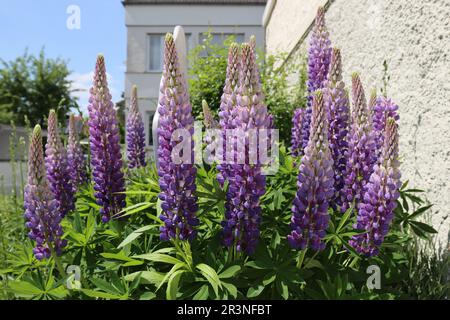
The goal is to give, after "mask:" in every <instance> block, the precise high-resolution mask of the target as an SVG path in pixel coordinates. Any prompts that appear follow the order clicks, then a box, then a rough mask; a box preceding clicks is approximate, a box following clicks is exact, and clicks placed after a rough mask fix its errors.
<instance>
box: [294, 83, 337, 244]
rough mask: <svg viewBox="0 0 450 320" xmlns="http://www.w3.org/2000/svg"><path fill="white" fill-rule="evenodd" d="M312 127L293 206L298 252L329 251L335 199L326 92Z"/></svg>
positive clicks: (318, 94)
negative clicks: (328, 233) (331, 207)
mask: <svg viewBox="0 0 450 320" xmlns="http://www.w3.org/2000/svg"><path fill="white" fill-rule="evenodd" d="M311 124H312V126H311V133H310V139H309V143H308V146H307V147H306V149H305V155H304V156H303V157H302V159H301V163H300V168H299V174H298V182H297V187H298V189H297V194H296V196H295V199H294V204H293V206H292V213H293V214H292V218H291V228H292V232H291V234H290V235H288V237H287V239H288V241H289V243H290V245H291V246H292V247H293V248H295V249H300V250H303V249H306V248H309V247H310V248H312V249H313V250H316V251H319V250H323V249H324V248H325V243H324V242H323V241H322V239H323V237H324V236H325V233H326V230H327V227H328V222H329V215H328V208H329V203H330V201H331V199H332V198H333V196H334V188H333V184H334V179H333V176H334V173H333V159H332V157H331V152H330V148H329V145H328V121H327V115H326V110H325V105H324V99H323V94H322V91H320V90H319V91H317V92H316V94H315V95H314V99H313V114H312V123H311Z"/></svg>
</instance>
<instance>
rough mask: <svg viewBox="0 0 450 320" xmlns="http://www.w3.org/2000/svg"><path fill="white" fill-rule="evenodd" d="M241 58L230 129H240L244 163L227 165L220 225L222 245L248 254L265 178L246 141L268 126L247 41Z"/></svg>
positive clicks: (258, 218)
mask: <svg viewBox="0 0 450 320" xmlns="http://www.w3.org/2000/svg"><path fill="white" fill-rule="evenodd" d="M241 61H242V63H241V70H240V76H239V88H238V96H237V105H236V106H235V107H234V108H233V109H232V110H231V117H232V119H233V122H232V127H231V128H232V129H237V130H240V133H241V135H240V136H238V137H236V139H240V140H241V141H242V143H243V145H244V146H245V161H244V162H245V163H238V162H234V163H233V164H231V165H230V172H229V173H228V181H229V188H228V191H227V201H226V204H225V220H224V221H223V222H222V226H223V240H224V244H225V245H226V246H228V247H231V246H233V247H235V248H236V251H237V252H245V253H247V254H252V253H253V252H254V251H255V249H256V245H257V243H258V238H259V224H260V222H261V207H260V197H261V196H262V195H263V194H264V193H265V177H264V175H262V173H261V165H260V163H259V162H258V161H256V163H251V162H250V161H249V160H250V159H249V156H250V154H249V150H250V141H249V140H250V138H251V135H252V134H255V133H256V132H255V131H256V130H258V129H267V128H269V126H270V125H271V118H270V117H269V115H268V113H267V107H266V106H265V105H264V103H263V95H262V91H261V83H260V81H259V74H258V69H257V67H256V62H255V52H254V49H253V47H252V45H251V44H243V45H242V57H241ZM251 129H256V130H254V131H252V130H251ZM256 134H257V133H256Z"/></svg>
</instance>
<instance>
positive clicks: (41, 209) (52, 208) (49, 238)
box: [24, 125, 67, 260]
mask: <svg viewBox="0 0 450 320" xmlns="http://www.w3.org/2000/svg"><path fill="white" fill-rule="evenodd" d="M24 208H25V214H24V217H25V219H26V224H25V225H26V226H27V228H29V229H30V232H29V233H28V236H29V238H30V239H31V240H33V241H35V242H36V247H35V248H34V249H33V253H34V256H35V257H36V259H38V260H42V259H47V258H49V257H50V256H51V254H52V251H53V252H54V253H55V254H57V255H60V254H61V253H62V250H63V248H64V247H65V246H66V245H67V241H66V240H61V236H62V234H63V231H62V228H61V225H60V222H61V219H62V216H61V214H60V213H59V210H58V202H57V200H55V198H54V195H53V193H52V192H51V191H50V187H49V184H48V180H47V177H46V173H45V166H44V153H43V147H42V136H41V127H40V126H39V125H37V126H36V127H35V128H34V130H33V133H32V136H31V139H30V146H29V153H28V179H27V184H26V186H25V193H24Z"/></svg>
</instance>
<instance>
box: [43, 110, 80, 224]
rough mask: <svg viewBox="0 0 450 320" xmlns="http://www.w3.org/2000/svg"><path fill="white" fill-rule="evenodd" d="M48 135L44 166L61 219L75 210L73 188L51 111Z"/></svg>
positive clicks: (54, 117) (55, 119)
mask: <svg viewBox="0 0 450 320" xmlns="http://www.w3.org/2000/svg"><path fill="white" fill-rule="evenodd" d="M47 131H48V135H47V144H46V145H45V166H46V168H47V177H48V180H49V182H50V189H51V190H52V192H53V195H54V196H55V199H56V201H57V202H58V209H59V212H60V214H61V217H62V218H64V217H65V215H66V214H67V213H69V212H70V211H72V210H74V209H75V202H74V198H73V186H72V182H71V179H70V170H71V169H72V168H69V167H68V164H67V152H66V150H65V149H64V146H63V144H62V141H61V138H60V136H59V132H58V120H57V118H56V112H55V111H54V110H51V111H50V113H49V115H48V130H47Z"/></svg>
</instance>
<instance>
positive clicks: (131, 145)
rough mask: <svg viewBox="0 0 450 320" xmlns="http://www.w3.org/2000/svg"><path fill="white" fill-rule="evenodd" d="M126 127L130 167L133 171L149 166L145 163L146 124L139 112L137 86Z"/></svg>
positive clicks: (132, 91)
mask: <svg viewBox="0 0 450 320" xmlns="http://www.w3.org/2000/svg"><path fill="white" fill-rule="evenodd" d="M126 127H127V128H126V129H127V156H128V167H129V168H131V169H132V168H139V167H145V166H146V165H147V163H146V161H145V131H144V122H143V121H142V117H141V113H140V112H139V107H138V97H137V87H136V86H133V88H132V90H131V101H130V108H129V110H128V115H127V126H126Z"/></svg>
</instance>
